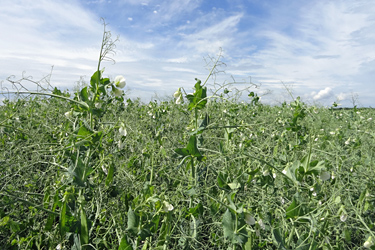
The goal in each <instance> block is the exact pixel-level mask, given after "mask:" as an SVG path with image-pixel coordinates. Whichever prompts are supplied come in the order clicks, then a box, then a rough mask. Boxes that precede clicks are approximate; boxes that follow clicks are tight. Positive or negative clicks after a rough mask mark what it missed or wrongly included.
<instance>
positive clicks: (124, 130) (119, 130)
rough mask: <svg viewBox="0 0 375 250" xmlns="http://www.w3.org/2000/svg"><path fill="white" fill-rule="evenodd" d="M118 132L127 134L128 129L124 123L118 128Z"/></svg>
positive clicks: (123, 134)
mask: <svg viewBox="0 0 375 250" xmlns="http://www.w3.org/2000/svg"><path fill="white" fill-rule="evenodd" d="M118 132H119V133H120V135H121V136H126V135H127V131H126V127H125V124H124V123H121V126H120V128H119V129H118Z"/></svg>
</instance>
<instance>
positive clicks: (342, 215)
mask: <svg viewBox="0 0 375 250" xmlns="http://www.w3.org/2000/svg"><path fill="white" fill-rule="evenodd" d="M347 218H348V215H347V214H346V213H342V214H341V216H340V220H341V221H342V222H345V221H346V219H347Z"/></svg>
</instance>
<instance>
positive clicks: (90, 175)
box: [0, 25, 375, 250]
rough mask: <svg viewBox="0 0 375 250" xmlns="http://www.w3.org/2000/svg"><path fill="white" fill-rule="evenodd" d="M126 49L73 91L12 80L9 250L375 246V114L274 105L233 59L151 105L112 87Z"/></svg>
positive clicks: (0, 179)
mask: <svg viewBox="0 0 375 250" xmlns="http://www.w3.org/2000/svg"><path fill="white" fill-rule="evenodd" d="M116 41H117V39H114V40H113V39H112V37H111V33H110V32H109V31H107V30H106V26H105V25H104V32H103V38H102V44H101V47H100V53H99V60H98V65H97V68H96V71H95V72H94V73H93V75H92V76H91V78H90V79H89V82H87V83H85V82H82V84H81V85H80V86H79V87H77V89H76V91H74V93H72V94H71V93H69V92H68V91H61V90H59V89H57V88H55V87H53V86H52V84H50V78H49V77H45V78H43V79H42V80H41V81H34V80H33V79H32V78H29V77H25V76H23V77H22V79H21V80H15V79H14V78H15V77H10V78H8V82H9V83H10V85H5V84H4V83H3V82H2V83H1V85H0V87H1V91H2V92H1V94H2V96H3V97H4V98H3V101H2V105H1V106H0V169H1V171H0V184H1V185H0V245H1V246H2V248H4V249H119V250H136V249H142V250H146V249H185V250H189V249H288V250H289V249H298V250H313V249H316V250H317V249H323V250H328V249H329V250H331V249H332V250H334V249H375V245H374V244H375V234H374V228H375V224H374V221H375V218H374V213H373V211H374V207H375V199H374V195H373V194H374V191H375V190H374V187H375V185H374V184H375V183H374V179H375V176H374V173H375V172H374V171H373V169H374V164H373V162H374V161H373V159H374V154H375V152H374V147H373V140H374V137H375V133H374V132H373V131H374V128H375V125H374V121H373V116H374V112H373V109H365V108H358V107H354V109H337V108H336V107H335V105H333V107H330V108H324V107H314V106H309V105H307V104H305V103H304V102H303V101H302V100H301V98H299V97H298V98H296V99H294V98H293V100H292V101H291V102H290V103H286V102H284V103H283V104H282V105H280V106H270V105H266V104H264V103H262V101H261V95H262V94H260V92H259V93H255V92H257V91H255V90H254V88H257V87H258V86H256V85H254V84H252V83H251V82H250V83H246V84H248V85H246V87H245V88H243V89H237V85H236V84H238V83H236V82H234V83H233V82H224V83H222V84H218V83H216V79H217V78H216V75H217V74H218V73H221V72H222V70H220V66H221V65H224V64H223V63H222V62H221V61H222V56H221V53H220V54H219V55H218V56H217V57H215V58H210V59H211V63H212V64H210V66H211V67H210V71H209V73H208V76H207V78H206V79H205V80H204V81H201V80H199V79H195V81H194V83H193V86H192V92H191V93H190V92H189V91H186V90H187V88H186V87H180V88H178V90H177V91H176V92H175V93H174V96H173V97H174V98H172V97H170V98H169V99H168V100H164V101H159V100H153V101H150V102H149V103H143V102H142V101H141V100H140V99H130V98H126V94H125V92H124V88H125V87H126V84H127V83H126V80H125V78H124V77H123V76H117V77H115V78H114V79H111V78H110V77H106V76H105V71H104V68H102V64H103V62H104V61H111V60H112V59H111V55H113V54H114V52H115V43H116ZM212 81H213V82H214V83H212ZM29 84H33V86H36V90H34V91H31V90H30V88H29V87H28V86H29ZM12 90H15V91H12ZM244 93H245V94H244ZM242 94H244V95H243V96H242Z"/></svg>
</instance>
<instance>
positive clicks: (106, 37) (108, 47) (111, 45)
mask: <svg viewBox="0 0 375 250" xmlns="http://www.w3.org/2000/svg"><path fill="white" fill-rule="evenodd" d="M102 21H103V26H104V32H103V38H102V46H101V49H100V55H99V63H98V71H99V70H100V63H101V62H103V61H110V62H113V63H115V60H114V59H113V58H111V57H110V56H113V55H115V54H116V52H115V49H116V44H115V43H116V42H117V41H118V40H119V38H118V37H116V39H115V40H112V34H111V32H110V31H107V30H106V26H107V24H106V23H105V21H104V19H103V18H102Z"/></svg>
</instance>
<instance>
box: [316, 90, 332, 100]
mask: <svg viewBox="0 0 375 250" xmlns="http://www.w3.org/2000/svg"><path fill="white" fill-rule="evenodd" d="M332 94H333V93H332V89H331V88H330V87H326V88H325V89H322V90H320V91H319V92H318V93H317V94H315V93H313V99H314V100H315V101H318V100H321V99H325V98H328V97H331V96H332Z"/></svg>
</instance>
